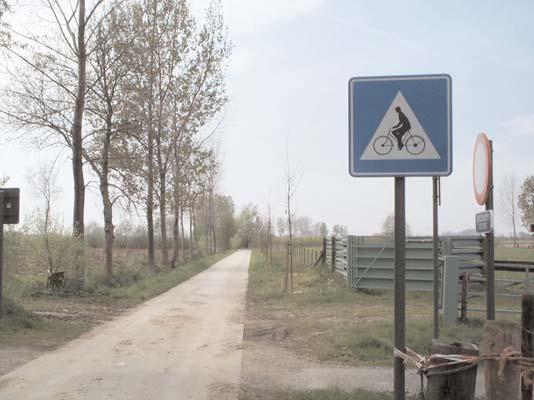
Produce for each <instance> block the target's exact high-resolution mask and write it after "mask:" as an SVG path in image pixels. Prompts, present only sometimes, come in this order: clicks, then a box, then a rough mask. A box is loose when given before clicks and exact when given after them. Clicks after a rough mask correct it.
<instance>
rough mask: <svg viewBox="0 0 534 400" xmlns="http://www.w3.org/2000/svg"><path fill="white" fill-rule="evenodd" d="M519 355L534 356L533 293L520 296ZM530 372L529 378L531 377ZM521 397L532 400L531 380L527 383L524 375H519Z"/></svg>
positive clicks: (524, 399) (523, 399)
mask: <svg viewBox="0 0 534 400" xmlns="http://www.w3.org/2000/svg"><path fill="white" fill-rule="evenodd" d="M521 327H522V328H523V329H521V355H522V356H523V357H529V358H531V357H534V334H533V332H534V295H532V294H524V295H523V296H521ZM532 377H533V376H532V373H531V375H530V377H529V378H532ZM521 399H522V400H532V380H531V381H530V383H529V384H527V380H526V379H525V376H523V375H521Z"/></svg>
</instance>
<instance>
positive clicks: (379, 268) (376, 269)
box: [325, 235, 484, 291]
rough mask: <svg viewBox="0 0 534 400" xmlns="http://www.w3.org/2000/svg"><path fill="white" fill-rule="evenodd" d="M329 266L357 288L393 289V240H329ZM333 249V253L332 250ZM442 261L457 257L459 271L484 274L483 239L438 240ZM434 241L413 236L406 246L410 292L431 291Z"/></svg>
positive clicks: (477, 237) (365, 238) (367, 237)
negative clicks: (448, 257) (449, 257)
mask: <svg viewBox="0 0 534 400" xmlns="http://www.w3.org/2000/svg"><path fill="white" fill-rule="evenodd" d="M325 242H326V246H325V247H326V258H325V259H326V263H327V265H328V266H329V267H330V268H331V269H332V271H335V272H338V273H339V274H341V275H343V276H344V277H345V278H346V280H347V286H348V287H352V288H354V289H363V288H366V289H392V288H393V251H394V244H393V239H392V238H388V237H375V236H352V235H349V236H347V237H344V238H327V239H326V240H325ZM332 249H334V251H332ZM439 249H440V260H441V262H442V263H443V262H444V261H445V259H446V257H447V256H457V257H459V260H460V267H459V268H460V271H461V272H466V271H468V272H469V273H470V274H473V273H474V274H481V275H482V274H483V268H484V263H483V260H482V257H483V251H484V248H483V238H482V236H447V237H442V238H440V241H439ZM433 269H434V265H433V259H432V238H431V237H410V238H408V239H407V244H406V288H407V290H422V291H432V279H433Z"/></svg>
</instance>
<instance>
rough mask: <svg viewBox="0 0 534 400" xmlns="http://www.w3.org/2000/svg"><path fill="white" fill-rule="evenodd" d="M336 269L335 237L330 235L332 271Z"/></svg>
mask: <svg viewBox="0 0 534 400" xmlns="http://www.w3.org/2000/svg"><path fill="white" fill-rule="evenodd" d="M335 270H336V237H335V236H332V272H335Z"/></svg>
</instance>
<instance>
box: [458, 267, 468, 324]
mask: <svg viewBox="0 0 534 400" xmlns="http://www.w3.org/2000/svg"><path fill="white" fill-rule="evenodd" d="M468 279H469V278H468V276H467V272H464V273H463V274H462V296H461V297H460V321H462V322H465V321H467V282H468Z"/></svg>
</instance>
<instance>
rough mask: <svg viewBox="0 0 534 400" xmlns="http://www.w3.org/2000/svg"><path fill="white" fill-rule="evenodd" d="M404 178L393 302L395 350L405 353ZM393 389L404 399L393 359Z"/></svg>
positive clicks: (398, 196) (398, 200) (400, 367)
mask: <svg viewBox="0 0 534 400" xmlns="http://www.w3.org/2000/svg"><path fill="white" fill-rule="evenodd" d="M405 179H406V178H404V177H396V178H395V227H394V239H395V254H394V266H395V275H394V288H395V292H394V302H395V306H394V308H395V318H394V330H395V348H396V349H398V350H400V351H402V352H403V353H405V352H406V337H405V335H406V206H405V205H406V193H405ZM393 368H394V371H393V373H394V375H393V388H394V393H395V395H394V396H395V397H394V398H395V400H404V399H405V376H404V375H405V374H404V360H403V359H402V358H400V357H395V361H394V366H393Z"/></svg>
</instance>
